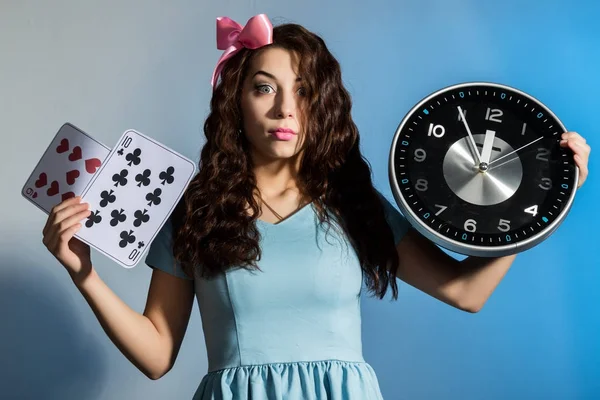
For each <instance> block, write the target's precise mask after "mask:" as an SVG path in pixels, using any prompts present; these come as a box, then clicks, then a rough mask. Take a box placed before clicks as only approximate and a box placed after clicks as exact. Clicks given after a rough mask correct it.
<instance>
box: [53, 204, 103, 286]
mask: <svg viewBox="0 0 600 400" xmlns="http://www.w3.org/2000/svg"><path fill="white" fill-rule="evenodd" d="M88 207H89V204H88V203H81V197H80V196H77V197H71V198H70V199H67V200H64V201H63V202H61V203H59V204H57V205H56V206H54V207H53V208H52V210H51V212H50V215H48V219H47V220H46V225H45V226H44V230H43V231H42V233H43V237H44V238H43V240H42V242H43V243H44V245H45V246H46V248H48V250H49V251H50V253H52V255H54V257H56V259H57V260H58V261H59V262H60V263H61V264H62V265H63V266H64V267H65V268H66V269H67V271H68V272H69V275H71V278H73V279H74V280H75V279H76V278H77V277H82V276H87V275H88V273H89V272H91V270H92V261H91V259H90V246H88V245H87V244H86V243H84V242H82V241H80V240H79V239H77V238H73V235H74V234H75V233H76V232H77V231H78V230H79V229H80V228H81V223H80V221H81V220H82V219H84V218H86V217H88V216H89V215H90V210H89V209H88Z"/></svg>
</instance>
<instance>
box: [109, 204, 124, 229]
mask: <svg viewBox="0 0 600 400" xmlns="http://www.w3.org/2000/svg"><path fill="white" fill-rule="evenodd" d="M110 216H111V217H112V219H111V220H110V226H117V225H119V223H121V222H124V221H125V220H126V219H127V215H125V213H124V212H123V209H122V208H121V211H119V210H112V212H111V213H110Z"/></svg>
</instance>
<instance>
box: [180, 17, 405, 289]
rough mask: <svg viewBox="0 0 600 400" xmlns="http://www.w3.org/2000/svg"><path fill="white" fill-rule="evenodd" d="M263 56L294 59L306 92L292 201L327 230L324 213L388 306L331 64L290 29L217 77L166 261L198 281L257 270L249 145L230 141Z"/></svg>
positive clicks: (391, 260) (386, 250)
mask: <svg viewBox="0 0 600 400" xmlns="http://www.w3.org/2000/svg"><path fill="white" fill-rule="evenodd" d="M267 47H279V48H282V49H285V50H288V51H290V52H292V54H295V55H297V56H298V62H299V65H298V69H299V75H300V76H301V77H302V83H303V86H304V88H305V91H306V92H305V97H304V103H303V105H302V108H303V110H304V112H303V113H302V114H303V115H304V116H305V118H303V121H304V122H306V123H305V124H303V127H304V129H303V132H304V135H305V140H304V143H303V149H302V151H303V154H302V158H301V161H300V168H299V174H298V176H299V182H298V183H297V185H298V188H299V189H300V193H302V194H303V195H304V196H305V197H306V198H308V199H310V200H312V202H313V205H314V206H315V209H316V211H317V215H318V218H319V221H320V223H321V224H323V223H325V224H328V226H329V227H331V226H332V219H331V218H330V215H329V213H331V214H332V215H331V216H334V218H333V219H334V220H335V221H336V223H338V226H337V227H338V228H341V229H342V230H343V231H344V232H345V233H346V236H347V238H348V239H349V242H350V243H351V244H352V246H353V248H354V250H355V252H356V253H357V256H358V259H359V261H360V264H361V268H362V270H363V276H364V280H365V284H366V286H367V289H368V290H369V291H370V292H372V293H374V294H376V295H377V296H378V297H379V298H380V299H381V298H383V297H384V296H385V294H386V292H387V289H388V286H391V287H392V292H393V298H394V299H397V295H398V288H397V285H396V279H395V276H396V271H397V269H398V254H397V252H396V248H395V243H394V238H393V234H392V230H391V229H390V227H389V225H388V224H387V222H386V219H385V216H384V208H383V204H382V203H381V199H380V198H379V195H378V193H377V191H376V189H375V188H374V187H373V183H372V181H371V169H370V166H369V164H368V162H367V161H366V160H365V159H364V158H363V156H362V155H361V152H360V139H359V134H358V129H357V127H356V125H355V123H354V122H353V120H352V117H351V107H352V102H351V98H350V94H349V93H348V91H347V90H346V89H345V87H344V85H343V83H342V75H341V69H340V65H339V63H338V61H337V60H336V59H335V58H334V57H333V55H332V54H331V53H330V52H329V50H328V49H327V46H326V45H325V42H324V41H323V40H322V39H321V38H320V37H319V36H317V35H315V34H314V33H312V32H309V31H308V30H306V29H305V28H304V27H302V26H300V25H297V24H285V25H280V26H277V27H275V28H274V30H273V43H272V44H271V45H269V46H265V47H262V48H260V49H257V50H248V49H243V50H241V51H240V52H238V53H237V54H236V55H235V56H233V57H232V58H231V59H230V60H229V61H228V62H227V63H226V65H225V67H224V68H223V70H222V72H221V80H220V82H219V84H218V85H217V86H216V87H215V89H214V92H213V96H212V99H211V103H210V106H211V108H210V114H209V115H208V117H207V119H206V121H205V124H204V133H205V135H206V144H205V145H204V146H203V148H202V150H201V156H200V164H199V172H198V174H197V175H196V176H195V177H194V179H193V180H192V182H191V183H190V185H189V186H188V188H187V190H186V192H185V194H184V196H183V197H182V199H181V201H180V202H179V204H178V205H177V207H176V209H175V211H174V212H173V215H172V221H173V232H174V233H173V240H174V246H173V254H174V256H175V258H176V259H177V260H178V261H179V262H180V263H181V265H182V268H183V270H184V271H185V273H186V274H187V275H188V276H190V277H191V276H194V268H199V271H197V272H199V273H200V276H202V277H204V278H211V277H214V276H215V275H217V274H220V273H223V272H225V271H226V270H228V269H229V268H232V267H243V268H248V269H257V270H260V268H259V266H258V264H257V261H258V260H260V257H261V248H260V245H259V241H260V233H259V231H258V230H257V227H256V219H257V216H258V215H259V214H260V213H259V211H260V206H259V204H258V202H257V200H256V198H255V196H254V194H255V193H257V190H258V188H257V185H256V178H255V176H254V173H253V164H252V159H251V157H250V144H249V142H248V140H247V139H246V138H245V136H244V135H241V134H239V129H241V128H242V122H241V121H242V118H243V116H242V111H241V102H240V96H241V91H242V86H243V82H244V79H245V78H246V75H247V73H248V70H249V66H250V65H251V61H252V57H254V56H256V55H257V54H259V53H260V51H262V50H263V49H265V48H267ZM388 272H389V273H388Z"/></svg>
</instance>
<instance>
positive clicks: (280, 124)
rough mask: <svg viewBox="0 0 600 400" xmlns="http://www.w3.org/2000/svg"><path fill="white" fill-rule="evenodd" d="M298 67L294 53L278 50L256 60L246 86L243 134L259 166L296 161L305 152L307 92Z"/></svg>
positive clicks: (274, 49)
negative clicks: (303, 112) (303, 108)
mask: <svg viewBox="0 0 600 400" xmlns="http://www.w3.org/2000/svg"><path fill="white" fill-rule="evenodd" d="M297 66H298V63H297V59H296V57H294V54H293V53H290V52H289V51H287V50H284V49H281V48H276V47H275V48H268V49H265V50H263V51H261V52H260V53H259V54H257V55H256V56H255V57H254V58H253V60H252V63H251V65H250V69H249V71H248V76H247V77H246V79H245V81H244V83H243V88H242V98H241V107H242V115H243V131H244V135H245V136H246V138H247V139H248V141H249V142H250V144H251V147H252V157H253V159H254V162H255V163H268V162H272V161H275V160H285V159H292V158H293V157H295V156H296V155H297V154H299V153H300V150H301V149H302V143H303V142H304V135H303V132H302V124H301V120H302V118H301V117H302V115H301V112H300V106H301V100H302V97H303V96H304V89H303V88H302V81H301V78H300V77H299V76H298V75H297V71H298V69H297Z"/></svg>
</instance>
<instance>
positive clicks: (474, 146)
mask: <svg viewBox="0 0 600 400" xmlns="http://www.w3.org/2000/svg"><path fill="white" fill-rule="evenodd" d="M456 107H457V108H458V113H459V114H460V118H461V119H462V121H463V124H464V125H465V128H466V129H467V133H468V134H469V139H470V140H471V145H472V146H473V148H474V149H475V154H477V158H478V159H479V162H480V163H481V155H479V150H477V145H476V144H475V140H474V139H473V135H472V134H471V129H469V125H468V124H467V119H466V118H465V114H464V113H463V111H462V109H461V108H460V106H456Z"/></svg>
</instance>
